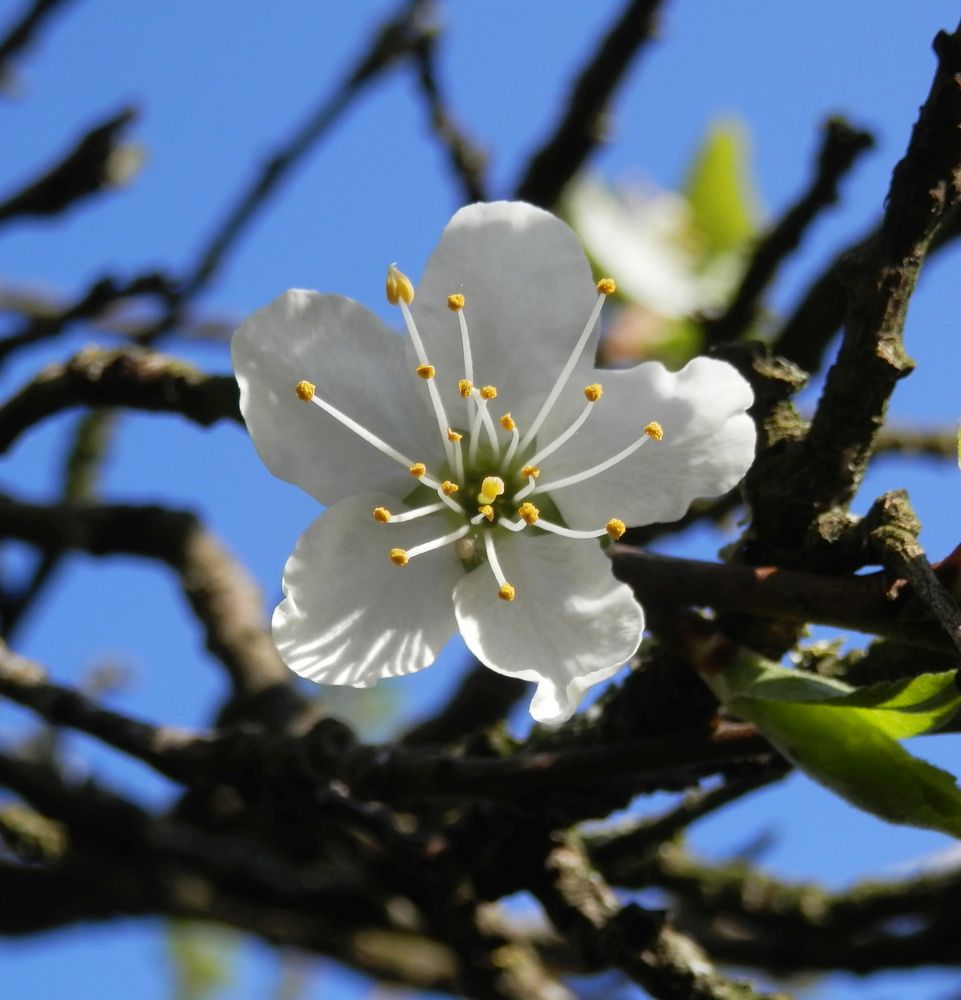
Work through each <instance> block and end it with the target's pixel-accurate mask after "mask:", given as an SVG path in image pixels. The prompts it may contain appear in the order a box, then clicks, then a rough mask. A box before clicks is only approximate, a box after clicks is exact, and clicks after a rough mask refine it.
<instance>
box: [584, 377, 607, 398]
mask: <svg viewBox="0 0 961 1000" xmlns="http://www.w3.org/2000/svg"><path fill="white" fill-rule="evenodd" d="M603 395H604V387H603V386H602V385H601V383H600V382H591V384H590V385H585V386H584V398H585V399H586V400H587V401H588V403H596V402H597V401H598V400H599V399H600V398H601V396H603Z"/></svg>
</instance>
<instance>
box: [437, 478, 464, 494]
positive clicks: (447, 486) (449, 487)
mask: <svg viewBox="0 0 961 1000" xmlns="http://www.w3.org/2000/svg"><path fill="white" fill-rule="evenodd" d="M440 488H441V489H442V490H443V491H444V493H446V494H447V496H451V494H453V493H456V492H457V491H458V490H459V489H460V487H459V486H458V485H457V483H452V482H451V481H450V480H449V479H445V480H444V481H443V482H442V483H441V484H440Z"/></svg>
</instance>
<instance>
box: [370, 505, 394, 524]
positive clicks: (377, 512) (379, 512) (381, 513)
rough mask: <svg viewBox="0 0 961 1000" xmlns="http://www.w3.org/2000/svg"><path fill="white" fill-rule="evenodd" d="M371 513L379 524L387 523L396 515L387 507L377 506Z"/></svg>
mask: <svg viewBox="0 0 961 1000" xmlns="http://www.w3.org/2000/svg"><path fill="white" fill-rule="evenodd" d="M371 513H372V515H373V518H374V520H375V521H376V522H377V523H378V524H386V523H387V522H388V521H389V520H390V519H391V518H392V517H393V516H394V515H393V514H391V512H390V511H389V510H388V509H387V508H386V507H375V508H374V509H373V511H372V512H371Z"/></svg>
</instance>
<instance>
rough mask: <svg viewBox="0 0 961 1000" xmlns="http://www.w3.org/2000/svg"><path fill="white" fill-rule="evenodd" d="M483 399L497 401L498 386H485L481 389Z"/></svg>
mask: <svg viewBox="0 0 961 1000" xmlns="http://www.w3.org/2000/svg"><path fill="white" fill-rule="evenodd" d="M479 391H480V396H481V399H497V386H496V385H484V386H481V388H480V390H479Z"/></svg>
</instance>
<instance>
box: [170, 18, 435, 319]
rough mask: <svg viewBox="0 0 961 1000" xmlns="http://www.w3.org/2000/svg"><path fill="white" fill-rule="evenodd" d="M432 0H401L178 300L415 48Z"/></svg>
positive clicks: (228, 220)
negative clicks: (363, 95) (369, 91)
mask: <svg viewBox="0 0 961 1000" xmlns="http://www.w3.org/2000/svg"><path fill="white" fill-rule="evenodd" d="M431 6H432V4H431V0H404V2H403V3H402V4H401V5H400V7H399V8H398V9H397V10H396V11H395V12H394V13H392V14H391V15H390V16H389V17H388V18H387V19H386V20H385V21H384V23H383V24H382V25H381V27H380V29H379V30H378V31H377V32H375V33H374V36H373V39H372V41H371V44H370V45H369V46H368V47H367V48H366V49H365V50H364V52H363V53H362V54H361V55H360V57H359V58H358V60H357V61H356V63H355V64H354V66H353V68H352V69H351V70H350V72H349V73H348V74H347V76H346V78H345V79H344V80H343V82H342V83H341V84H340V85H339V86H338V87H337V88H336V90H335V91H334V93H333V94H332V95H331V96H330V97H328V98H327V99H325V100H324V101H323V102H322V103H321V104H320V106H319V107H318V108H317V109H316V110H315V111H314V112H313V113H312V114H311V115H310V116H309V117H308V119H307V120H306V121H305V122H304V123H303V124H302V125H300V126H299V127H298V128H296V129H295V130H294V133H293V135H292V136H291V137H290V139H288V140H287V141H285V142H283V143H282V144H281V145H280V147H279V148H278V149H277V151H276V152H275V153H273V154H272V155H271V156H270V157H268V159H267V162H266V164H265V165H264V167H263V168H262V169H261V171H260V172H259V173H258V175H257V176H256V178H255V179H254V180H253V182H252V183H251V184H249V185H248V186H247V187H246V188H245V189H244V190H243V191H242V192H241V194H240V195H239V196H238V197H237V199H236V200H235V202H234V204H233V206H232V207H231V208H230V209H229V210H228V211H227V213H226V215H225V216H224V218H223V220H222V221H221V222H220V224H219V225H218V226H216V227H215V229H214V231H213V233H212V234H211V236H210V237H209V238H208V240H207V242H206V243H205V244H204V246H203V248H202V249H201V251H200V253H199V254H198V258H197V263H196V265H195V266H194V267H193V268H192V269H191V270H190V272H189V274H188V275H187V276H186V277H185V278H184V281H183V283H182V286H181V292H180V301H181V302H187V301H190V300H192V299H193V298H195V297H196V296H197V294H198V293H199V292H200V291H201V289H203V288H205V287H206V286H207V285H208V284H209V283H210V281H211V280H212V279H213V278H214V276H215V275H216V274H217V272H218V271H219V270H220V268H221V267H222V266H223V263H224V260H225V259H226V256H227V253H228V251H229V250H230V249H231V248H232V247H233V246H234V245H235V244H236V242H237V240H238V239H239V238H240V237H241V235H242V234H243V232H244V230H245V229H246V228H247V226H248V225H249V224H250V222H251V220H252V219H253V218H254V216H255V215H256V214H257V212H259V211H260V210H261V209H263V208H264V206H265V205H266V204H267V202H268V201H269V199H270V197H271V196H272V195H273V194H274V193H275V191H276V190H277V188H278V187H279V185H280V184H281V183H282V182H283V181H284V180H285V179H286V178H287V177H288V176H289V174H290V173H291V172H292V171H293V170H294V168H295V167H297V166H298V165H299V164H300V163H301V162H302V161H303V159H304V158H305V157H306V156H307V155H308V154H309V153H310V152H311V150H312V149H313V148H314V147H315V146H316V145H317V143H318V142H319V141H320V140H321V139H322V138H323V137H324V136H325V135H326V134H327V132H328V131H329V129H330V128H331V126H333V125H334V123H335V122H336V121H337V120H338V119H339V118H340V116H341V115H342V114H343V113H344V112H345V111H346V110H347V108H349V107H350V106H351V104H352V103H353V102H354V100H355V99H356V98H357V96H358V95H359V94H360V93H361V91H362V90H364V89H365V88H366V87H367V86H368V85H369V84H371V83H373V81H374V80H376V79H377V78H378V77H379V76H380V74H381V73H382V72H384V71H385V70H387V69H388V68H390V67H391V66H393V65H394V64H396V62H397V61H398V60H399V59H401V58H402V57H404V56H406V55H409V54H410V53H411V52H413V51H415V50H416V48H417V46H418V45H419V44H420V42H421V40H422V39H423V38H424V36H425V34H428V33H429V32H430V31H431V30H432V28H431V25H430V20H429V14H430V10H431Z"/></svg>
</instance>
